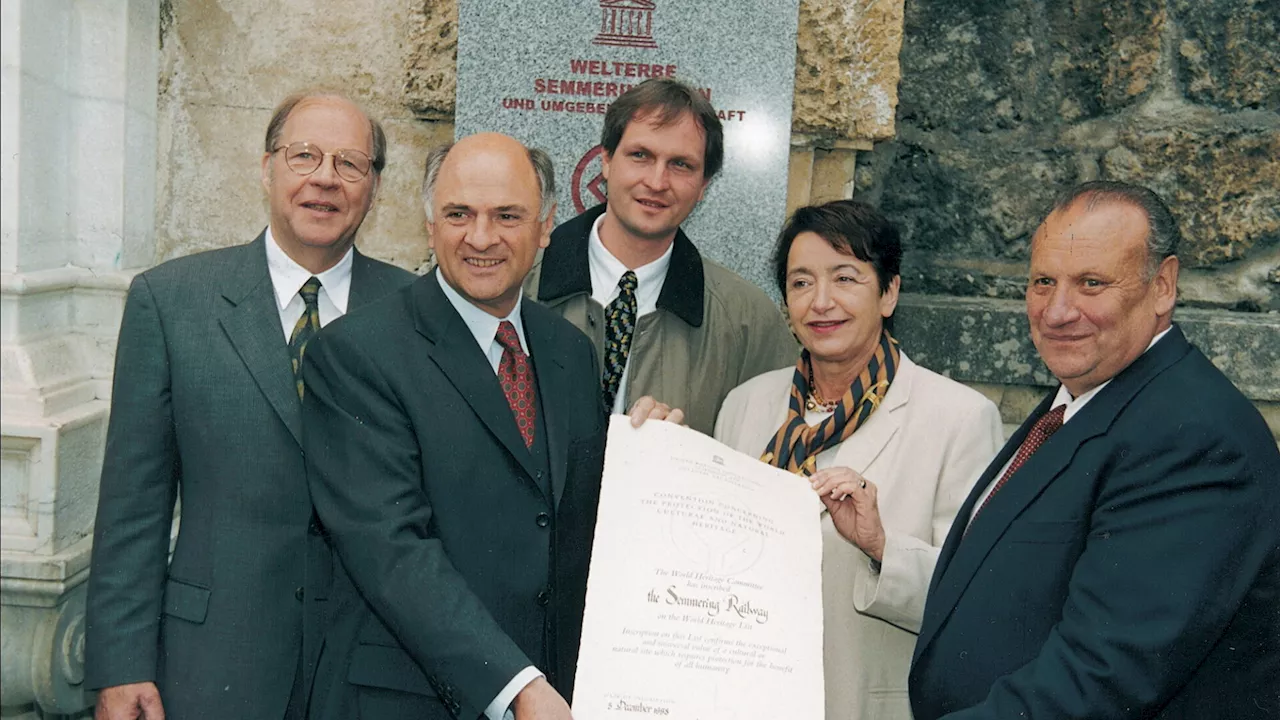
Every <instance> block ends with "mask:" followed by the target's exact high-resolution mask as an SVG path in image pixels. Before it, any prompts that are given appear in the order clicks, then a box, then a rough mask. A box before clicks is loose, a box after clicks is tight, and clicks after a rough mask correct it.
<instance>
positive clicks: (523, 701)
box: [511, 677, 573, 720]
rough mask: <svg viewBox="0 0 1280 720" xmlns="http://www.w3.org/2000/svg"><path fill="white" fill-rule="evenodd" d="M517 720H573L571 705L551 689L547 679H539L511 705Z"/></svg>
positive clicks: (526, 687) (525, 688)
mask: <svg viewBox="0 0 1280 720" xmlns="http://www.w3.org/2000/svg"><path fill="white" fill-rule="evenodd" d="M511 711H512V712H513V713H515V716H516V720H573V716H572V715H570V714H569V703H567V702H565V701H564V698H562V697H560V693H558V692H556V690H555V688H553V687H551V683H549V682H547V679H546V678H541V677H540V678H538V679H537V680H534V681H533V682H531V683H529V684H528V685H525V686H524V689H523V690H521V691H520V692H519V694H517V695H516V699H515V700H514V701H513V702H512V703H511Z"/></svg>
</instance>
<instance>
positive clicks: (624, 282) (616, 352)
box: [603, 270, 638, 412]
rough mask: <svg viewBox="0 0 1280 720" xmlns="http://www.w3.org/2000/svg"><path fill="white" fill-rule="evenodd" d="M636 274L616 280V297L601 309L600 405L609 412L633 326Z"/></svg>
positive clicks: (620, 380)
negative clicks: (603, 320)
mask: <svg viewBox="0 0 1280 720" xmlns="http://www.w3.org/2000/svg"><path fill="white" fill-rule="evenodd" d="M637 283H638V281H637V280H636V274H635V273H634V272H632V271H630V270H628V271H626V272H625V273H623V274H622V278H621V279H620V280H618V297H616V298H614V299H613V302H611V303H609V307H607V308H605V311H604V317H605V333H604V379H603V383H604V406H605V408H606V409H608V410H609V412H613V401H614V399H615V398H617V397H618V386H619V385H621V384H622V371H623V370H625V369H626V367H627V354H628V353H629V352H631V335H632V333H634V332H635V329H636V285H637Z"/></svg>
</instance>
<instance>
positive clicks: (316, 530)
mask: <svg viewBox="0 0 1280 720" xmlns="http://www.w3.org/2000/svg"><path fill="white" fill-rule="evenodd" d="M307 533H309V534H311V535H319V534H320V523H319V522H318V521H316V520H312V521H311V522H310V523H309V524H308V525H307Z"/></svg>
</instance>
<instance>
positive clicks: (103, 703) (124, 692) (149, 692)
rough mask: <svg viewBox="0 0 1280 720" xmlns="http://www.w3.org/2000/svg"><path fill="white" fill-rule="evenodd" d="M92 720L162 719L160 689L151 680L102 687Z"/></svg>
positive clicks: (162, 709) (162, 710)
mask: <svg viewBox="0 0 1280 720" xmlns="http://www.w3.org/2000/svg"><path fill="white" fill-rule="evenodd" d="M93 718H94V720H164V707H163V706H162V705H161V704H160V691H159V690H158V689H157V688H156V684H155V683H153V682H140V683H129V684H128V685H115V686H112V687H109V688H103V689H102V690H101V691H100V692H99V693H98V705H97V707H96V708H94V711H93Z"/></svg>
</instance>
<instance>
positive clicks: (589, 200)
mask: <svg viewBox="0 0 1280 720" xmlns="http://www.w3.org/2000/svg"><path fill="white" fill-rule="evenodd" d="M603 153H604V146H602V145H597V146H595V147H593V148H591V149H590V150H588V151H587V154H586V155H583V156H582V159H581V160H579V161H578V166H577V167H575V168H574V169H573V179H572V180H571V181H570V185H571V186H572V192H573V208H574V212H577V213H583V212H586V210H587V208H588V207H594V206H596V205H599V204H600V203H602V202H604V174H603V173H602V172H601V170H602V167H603V163H602V162H601V161H600V158H601V155H602V154H603ZM588 170H589V171H590V172H588Z"/></svg>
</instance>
